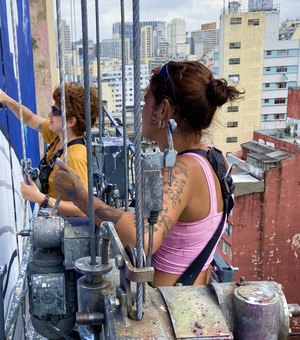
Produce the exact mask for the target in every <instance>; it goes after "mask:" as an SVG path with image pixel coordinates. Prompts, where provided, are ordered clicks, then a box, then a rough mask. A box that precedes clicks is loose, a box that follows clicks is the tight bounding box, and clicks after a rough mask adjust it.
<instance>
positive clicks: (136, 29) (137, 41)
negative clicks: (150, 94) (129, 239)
mask: <svg viewBox="0 0 300 340" xmlns="http://www.w3.org/2000/svg"><path fill="white" fill-rule="evenodd" d="M132 4H133V6H132V10H133V15H132V17H133V65H134V68H133V69H134V148H135V162H134V170H135V183H136V187H135V194H136V207H135V212H136V249H137V267H138V268H141V267H142V266H143V253H144V223H143V212H142V171H141V153H142V152H141V149H142V148H141V112H140V111H141V83H140V78H141V76H140V73H141V72H140V59H141V57H140V54H141V52H140V45H141V34H140V32H141V29H140V2H139V0H133V1H132ZM143 287H144V284H143V283H137V293H136V295H137V298H136V300H137V319H138V320H141V319H142V316H143V310H142V308H143V291H144V288H143Z"/></svg>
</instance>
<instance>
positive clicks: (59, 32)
mask: <svg viewBox="0 0 300 340" xmlns="http://www.w3.org/2000/svg"><path fill="white" fill-rule="evenodd" d="M56 21H57V40H58V46H57V47H58V68H59V81H60V83H59V84H60V85H59V86H60V110H61V117H62V130H63V157H64V162H65V163H67V162H68V151H67V148H68V136H67V118H66V107H65V80H64V60H63V58H64V56H63V23H62V20H61V2H60V0H56ZM60 200H61V196H60V195H58V196H57V198H56V201H55V204H54V207H53V210H54V211H56V210H57V207H58V205H59V202H60Z"/></svg>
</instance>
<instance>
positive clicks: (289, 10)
mask: <svg viewBox="0 0 300 340" xmlns="http://www.w3.org/2000/svg"><path fill="white" fill-rule="evenodd" d="M227 2H228V0H206V1H204V0H140V21H146V20H162V21H166V22H170V21H171V20H172V19H174V18H184V19H185V20H186V29H187V31H194V30H198V29H200V27H201V24H204V23H208V22H217V27H219V17H220V13H221V9H222V8H223V6H224V3H225V4H227ZM54 3H55V1H54ZM72 3H74V4H75V13H76V15H75V20H74V16H73V20H71V14H70V13H71V4H72ZM124 4H125V21H132V0H124ZM247 4H248V1H247V0H242V7H244V8H247ZM273 4H274V6H275V5H277V4H278V5H279V6H280V20H281V21H284V20H285V19H287V18H289V19H296V18H299V19H300V0H273ZM80 6H81V2H80V1H78V0H69V1H67V0H62V1H61V11H62V12H61V17H62V18H63V19H66V20H67V22H68V23H69V25H71V26H73V27H77V32H76V33H75V30H74V29H73V37H74V38H75V37H76V40H78V37H80V36H81V28H80V27H81V17H80ZM87 6H88V22H89V28H88V35H89V38H90V39H93V40H94V41H95V40H96V29H95V0H87ZM99 8H100V11H99V13H100V39H101V40H102V39H107V38H111V35H112V23H114V22H119V21H121V19H120V18H121V14H120V0H103V1H100V0H99ZM72 22H73V25H72Z"/></svg>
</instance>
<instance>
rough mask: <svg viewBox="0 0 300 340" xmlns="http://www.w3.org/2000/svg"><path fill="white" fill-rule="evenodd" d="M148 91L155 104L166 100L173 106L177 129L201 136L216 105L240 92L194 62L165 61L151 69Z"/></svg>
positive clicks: (239, 94) (211, 117)
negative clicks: (165, 62)
mask: <svg viewBox="0 0 300 340" xmlns="http://www.w3.org/2000/svg"><path fill="white" fill-rule="evenodd" d="M149 90H150V91H151V92H152V94H153V96H154V98H155V103H156V105H159V104H160V103H161V102H162V100H163V99H165V98H166V99H168V101H169V102H170V104H171V105H172V107H173V109H174V119H175V120H176V122H177V128H178V129H180V130H181V131H185V132H195V133H196V134H197V135H199V136H201V135H202V131H203V130H205V129H207V128H208V127H209V126H210V124H211V122H212V119H213V117H214V115H215V112H216V110H217V108H218V107H220V106H222V105H223V104H225V103H226V102H227V101H234V100H236V99H238V98H240V96H241V94H243V93H244V91H238V90H237V89H236V88H235V87H234V86H229V85H228V84H227V82H226V80H225V79H214V78H213V75H212V72H211V71H210V70H209V69H208V68H207V67H206V66H204V65H203V64H201V63H199V62H196V61H184V62H175V61H169V62H168V63H167V64H165V65H163V66H162V67H158V68H155V69H154V70H152V74H151V77H150V85H149Z"/></svg>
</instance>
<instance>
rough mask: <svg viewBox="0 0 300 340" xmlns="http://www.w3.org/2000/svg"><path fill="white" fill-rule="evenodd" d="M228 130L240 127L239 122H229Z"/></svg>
mask: <svg viewBox="0 0 300 340" xmlns="http://www.w3.org/2000/svg"><path fill="white" fill-rule="evenodd" d="M227 127H228V128H234V127H238V122H227Z"/></svg>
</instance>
